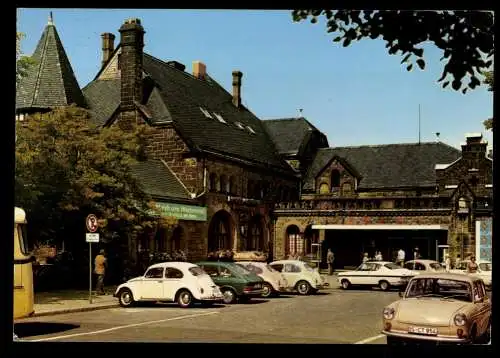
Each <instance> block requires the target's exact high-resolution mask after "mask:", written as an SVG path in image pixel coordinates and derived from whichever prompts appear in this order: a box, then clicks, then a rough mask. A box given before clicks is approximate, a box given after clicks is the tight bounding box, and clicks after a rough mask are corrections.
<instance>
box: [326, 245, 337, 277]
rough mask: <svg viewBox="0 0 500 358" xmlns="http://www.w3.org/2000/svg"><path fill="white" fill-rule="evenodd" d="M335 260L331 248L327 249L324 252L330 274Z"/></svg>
mask: <svg viewBox="0 0 500 358" xmlns="http://www.w3.org/2000/svg"><path fill="white" fill-rule="evenodd" d="M334 261H335V256H334V255H333V252H332V249H328V253H327V254H326V262H327V263H328V274H329V275H330V276H331V275H332V274H333V262H334Z"/></svg>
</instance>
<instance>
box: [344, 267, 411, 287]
mask: <svg viewBox="0 0 500 358" xmlns="http://www.w3.org/2000/svg"><path fill="white" fill-rule="evenodd" d="M412 277H413V273H412V272H411V271H410V270H408V269H405V268H402V267H401V266H399V265H396V264H395V263H393V262H387V261H368V262H365V263H362V264H361V265H359V267H358V268H357V269H356V270H354V271H346V272H340V273H339V274H338V275H337V280H338V282H339V283H340V286H341V287H342V288H343V289H344V290H346V289H348V288H350V287H351V286H371V287H375V286H378V287H380V289H381V290H383V291H387V290H389V289H390V288H391V287H401V286H406V284H407V283H408V281H409V280H410V278H412Z"/></svg>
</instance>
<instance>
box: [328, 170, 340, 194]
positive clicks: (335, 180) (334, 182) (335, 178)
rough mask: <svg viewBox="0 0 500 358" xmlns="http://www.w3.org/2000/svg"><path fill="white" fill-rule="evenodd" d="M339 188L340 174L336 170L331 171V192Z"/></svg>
mask: <svg viewBox="0 0 500 358" xmlns="http://www.w3.org/2000/svg"><path fill="white" fill-rule="evenodd" d="M339 187H340V172H339V171H338V170H337V169H334V170H332V173H331V176H330V188H331V191H337V190H338V189H339Z"/></svg>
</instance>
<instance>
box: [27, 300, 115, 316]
mask: <svg viewBox="0 0 500 358" xmlns="http://www.w3.org/2000/svg"><path fill="white" fill-rule="evenodd" d="M119 306H120V305H119V304H118V303H106V304H105V303H103V304H101V305H99V306H88V307H77V308H66V309H61V310H54V311H47V312H39V313H36V312H35V313H34V314H33V315H31V316H30V317H29V318H32V317H42V316H53V315H58V314H64V313H76V312H87V311H97V310H103V309H107V308H114V307H119Z"/></svg>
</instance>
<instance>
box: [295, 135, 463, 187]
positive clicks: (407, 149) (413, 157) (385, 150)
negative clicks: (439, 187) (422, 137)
mask: <svg viewBox="0 0 500 358" xmlns="http://www.w3.org/2000/svg"><path fill="white" fill-rule="evenodd" d="M461 154H462V153H461V151H460V150H458V149H456V148H453V147H451V146H449V145H447V144H444V143H441V142H429V143H420V144H419V143H402V144H386V145H366V146H358V147H336V148H323V149H320V150H319V151H318V152H317V154H316V156H315V158H314V161H313V163H312V165H311V167H310V168H309V170H308V172H307V174H306V177H305V181H304V186H303V188H304V190H314V181H315V178H316V177H317V175H318V174H319V173H320V172H321V171H322V169H323V168H324V167H325V166H326V165H327V164H328V162H329V161H330V160H331V159H332V158H333V157H334V156H338V157H340V158H343V159H344V160H346V161H347V162H348V163H349V164H350V165H351V166H352V167H353V168H355V169H356V170H357V171H358V173H359V174H360V175H361V177H362V178H361V180H360V181H359V184H358V188H359V189H361V190H363V189H391V188H402V187H430V186H434V185H435V184H436V175H435V165H436V164H444V163H451V162H453V161H455V160H457V159H458V158H460V156H461Z"/></svg>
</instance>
